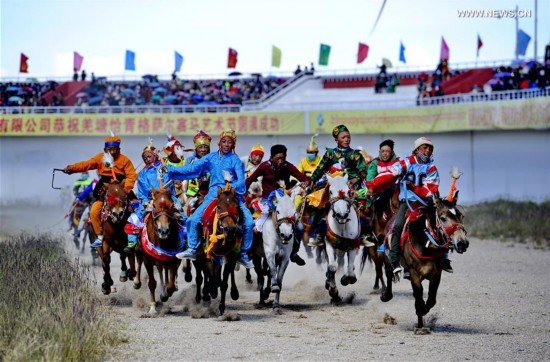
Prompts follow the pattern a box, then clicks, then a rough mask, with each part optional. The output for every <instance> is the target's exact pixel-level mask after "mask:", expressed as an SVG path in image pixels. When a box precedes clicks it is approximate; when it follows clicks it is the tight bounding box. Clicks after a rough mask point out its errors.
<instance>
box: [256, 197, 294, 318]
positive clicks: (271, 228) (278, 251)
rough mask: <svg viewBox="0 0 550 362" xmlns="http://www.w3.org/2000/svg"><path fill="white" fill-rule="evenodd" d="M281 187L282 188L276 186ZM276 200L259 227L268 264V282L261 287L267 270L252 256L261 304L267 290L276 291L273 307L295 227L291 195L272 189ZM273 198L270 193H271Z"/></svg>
mask: <svg viewBox="0 0 550 362" xmlns="http://www.w3.org/2000/svg"><path fill="white" fill-rule="evenodd" d="M279 191H281V189H279ZM272 194H274V197H275V198H276V200H277V204H276V206H275V208H274V210H273V211H271V218H269V219H267V220H266V221H265V223H264V225H263V229H262V240H263V242H262V246H263V248H262V249H263V252H264V258H265V261H266V262H267V265H268V266H269V270H268V280H267V283H268V286H267V287H266V288H265V289H264V275H265V274H267V273H266V270H265V269H264V268H262V264H261V258H258V257H257V256H256V257H255V258H254V259H253V260H254V270H255V271H256V274H257V275H258V289H259V291H260V304H264V303H265V299H267V297H268V296H269V293H270V291H271V292H273V293H275V299H274V301H273V310H274V311H276V310H278V309H280V303H279V297H280V295H281V289H282V286H283V277H284V274H285V271H286V268H287V267H288V263H289V261H290V254H291V252H292V246H293V244H294V230H295V227H296V220H297V215H296V208H295V206H294V199H293V198H291V197H290V196H288V195H287V194H285V193H284V192H282V195H281V194H280V193H279V192H278V191H274V192H273V193H272ZM270 199H272V195H270Z"/></svg>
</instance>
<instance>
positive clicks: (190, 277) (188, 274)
mask: <svg viewBox="0 0 550 362" xmlns="http://www.w3.org/2000/svg"><path fill="white" fill-rule="evenodd" d="M184 279H185V281H186V282H187V283H191V282H192V281H193V275H192V274H191V273H185V278H184Z"/></svg>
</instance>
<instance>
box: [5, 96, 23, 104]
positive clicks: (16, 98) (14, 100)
mask: <svg viewBox="0 0 550 362" xmlns="http://www.w3.org/2000/svg"><path fill="white" fill-rule="evenodd" d="M8 102H14V103H18V102H23V98H21V97H18V96H11V97H9V98H8Z"/></svg>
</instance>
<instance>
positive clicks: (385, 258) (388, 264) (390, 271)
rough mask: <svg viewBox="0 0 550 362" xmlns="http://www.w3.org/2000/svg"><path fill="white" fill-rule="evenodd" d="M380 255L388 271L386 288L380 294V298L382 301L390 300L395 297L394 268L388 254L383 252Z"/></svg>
mask: <svg viewBox="0 0 550 362" xmlns="http://www.w3.org/2000/svg"><path fill="white" fill-rule="evenodd" d="M380 256H381V259H382V262H383V264H384V270H385V272H386V289H384V291H383V292H382V294H381V295H380V300H381V301H382V302H389V301H390V300H391V299H392V298H393V291H392V288H393V268H392V267H391V262H390V259H389V258H388V256H387V255H385V254H382V255H380Z"/></svg>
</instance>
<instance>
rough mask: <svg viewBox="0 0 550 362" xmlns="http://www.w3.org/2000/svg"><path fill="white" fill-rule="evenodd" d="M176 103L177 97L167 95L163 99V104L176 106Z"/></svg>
mask: <svg viewBox="0 0 550 362" xmlns="http://www.w3.org/2000/svg"><path fill="white" fill-rule="evenodd" d="M177 103H178V97H176V96H174V95H169V96H166V97H164V104H177Z"/></svg>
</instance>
